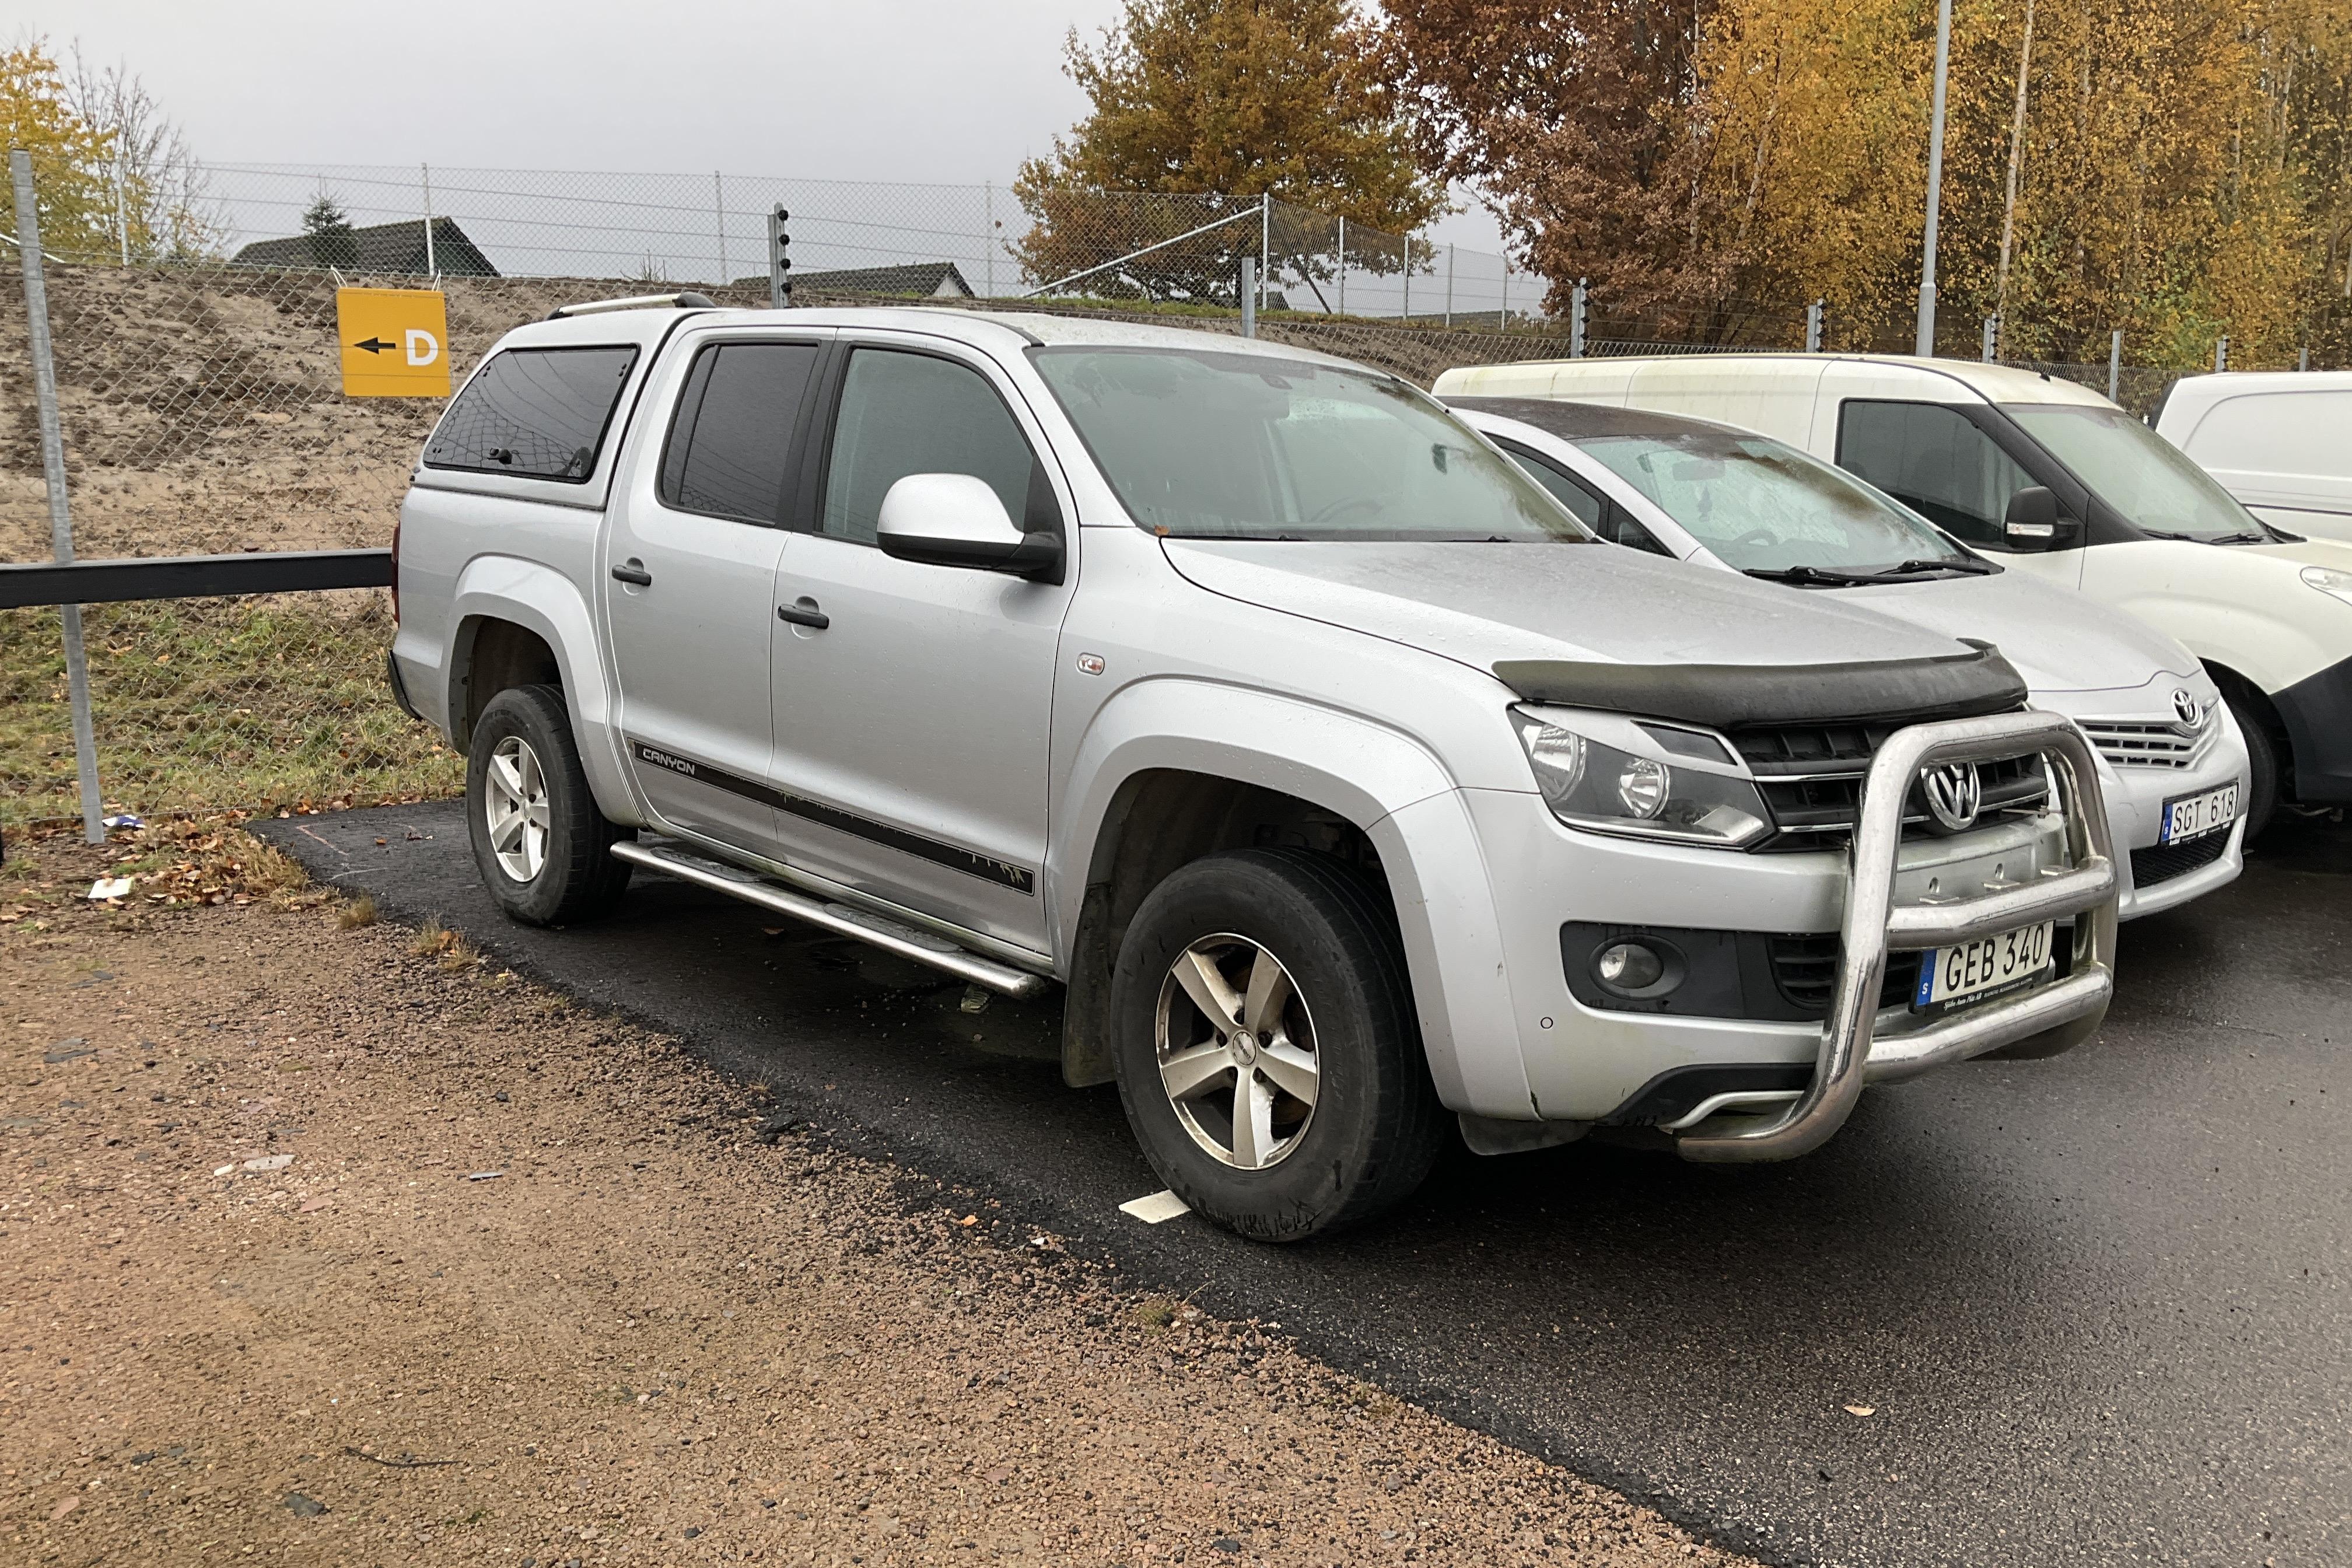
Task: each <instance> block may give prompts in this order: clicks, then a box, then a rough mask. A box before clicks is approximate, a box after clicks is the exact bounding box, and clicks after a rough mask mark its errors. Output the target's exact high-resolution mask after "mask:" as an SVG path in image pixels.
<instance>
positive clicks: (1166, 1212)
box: [1118, 1192, 1192, 1225]
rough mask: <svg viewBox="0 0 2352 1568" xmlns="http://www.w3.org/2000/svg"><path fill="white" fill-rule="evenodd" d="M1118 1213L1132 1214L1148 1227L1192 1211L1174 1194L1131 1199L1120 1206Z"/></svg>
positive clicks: (1161, 1193)
mask: <svg viewBox="0 0 2352 1568" xmlns="http://www.w3.org/2000/svg"><path fill="white" fill-rule="evenodd" d="M1118 1212H1119V1213H1121V1214H1130V1215H1134V1216H1135V1217H1136V1218H1138V1219H1139V1220H1141V1221H1142V1222H1143V1223H1144V1224H1146V1225H1160V1224H1164V1223H1165V1222H1167V1221H1169V1220H1171V1219H1174V1218H1175V1217H1176V1216H1177V1215H1180V1214H1191V1213H1192V1209H1191V1208H1190V1207H1189V1206H1187V1205H1186V1204H1185V1202H1184V1200H1183V1199H1182V1198H1180V1197H1178V1196H1177V1195H1176V1194H1174V1193H1168V1192H1160V1193H1153V1194H1151V1195H1150V1196H1149V1197H1141V1198H1130V1199H1129V1200H1128V1201H1127V1202H1126V1203H1123V1204H1121V1205H1118Z"/></svg>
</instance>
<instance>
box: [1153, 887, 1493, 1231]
mask: <svg viewBox="0 0 2352 1568" xmlns="http://www.w3.org/2000/svg"><path fill="white" fill-rule="evenodd" d="M1226 938H1231V939H1234V942H1237V943H1238V944H1239V945H1232V944H1227V945H1225V946H1223V948H1222V949H1221V950H1220V951H1222V952H1224V953H1225V954H1226V955H1227V962H1230V963H1238V964H1239V965H1240V967H1239V968H1237V969H1235V971H1234V973H1235V975H1236V976H1237V977H1239V976H1244V975H1245V974H1246V973H1250V972H1251V966H1253V965H1254V964H1255V963H1256V962H1257V960H1256V958H1255V952H1256V951H1257V950H1263V952H1266V953H1270V954H1272V955H1273V957H1274V959H1275V960H1276V962H1277V963H1278V964H1279V966H1280V969H1281V970H1282V971H1283V972H1284V977H1285V978H1286V980H1287V981H1288V982H1289V984H1290V985H1291V986H1292V987H1293V988H1294V992H1295V995H1296V996H1297V998H1299V999H1300V1000H1301V1002H1302V1003H1303V1006H1304V1009H1305V1011H1304V1012H1303V1013H1301V1012H1291V1013H1289V1014H1287V1015H1286V1017H1287V1018H1288V1020H1289V1023H1288V1024H1287V1025H1283V1024H1277V1025H1276V1026H1271V1027H1269V1028H1268V1029H1267V1030H1266V1031H1265V1033H1266V1034H1267V1035H1268V1037H1270V1038H1271V1039H1273V1040H1274V1041H1275V1042H1276V1044H1277V1045H1279V1046H1280V1047H1283V1048H1284V1049H1286V1050H1288V1051H1291V1052H1293V1053H1296V1052H1297V1049H1298V1047H1297V1045H1296V1043H1295V1042H1296V1038H1297V1036H1298V1035H1300V1034H1301V1033H1302V1032H1303V1033H1304V1034H1306V1035H1307V1036H1309V1037H1311V1049H1310V1050H1308V1051H1307V1055H1308V1056H1309V1057H1311V1058H1312V1060H1313V1061H1314V1062H1315V1063H1316V1066H1317V1071H1316V1073H1315V1075H1314V1079H1315V1082H1314V1087H1315V1096H1314V1099H1313V1101H1312V1109H1311V1111H1309V1112H1308V1113H1307V1114H1306V1115H1305V1116H1304V1117H1303V1118H1301V1117H1299V1116H1298V1110H1299V1108H1300V1107H1301V1106H1302V1105H1303V1104H1305V1103H1306V1102H1304V1101H1301V1100H1297V1098H1296V1097H1295V1096H1292V1095H1290V1094H1289V1092H1288V1091H1287V1090H1286V1089H1278V1090H1277V1089H1268V1090H1266V1093H1267V1094H1268V1097H1269V1101H1270V1103H1271V1104H1272V1105H1273V1107H1274V1109H1273V1110H1271V1111H1270V1112H1269V1117H1270V1121H1269V1126H1270V1128H1271V1129H1272V1131H1271V1133H1270V1135H1269V1142H1267V1143H1266V1144H1265V1149H1266V1150H1268V1151H1270V1150H1272V1149H1273V1148H1275V1147H1276V1146H1277V1145H1280V1144H1284V1143H1286V1145H1287V1146H1286V1147H1285V1148H1283V1149H1282V1152H1279V1153H1278V1154H1275V1155H1274V1156H1273V1158H1272V1159H1271V1160H1270V1162H1269V1163H1265V1164H1264V1165H1263V1166H1262V1167H1261V1168H1244V1166H1243V1165H1241V1164H1238V1163H1234V1161H1233V1160H1232V1159H1230V1158H1226V1157H1223V1156H1221V1155H1220V1154H1219V1153H1217V1152H1213V1151H1212V1149H1211V1148H1209V1147H1208V1146H1206V1144H1204V1142H1203V1141H1202V1140H1203V1139H1204V1138H1206V1139H1208V1140H1209V1141H1210V1142H1216V1141H1217V1139H1218V1138H1220V1137H1223V1138H1225V1139H1227V1140H1229V1141H1230V1142H1228V1143H1226V1144H1224V1145H1221V1146H1222V1147H1223V1149H1224V1154H1225V1155H1232V1154H1234V1153H1235V1152H1238V1151H1240V1150H1242V1148H1243V1147H1244V1145H1243V1142H1242V1139H1243V1138H1244V1133H1243V1132H1242V1131H1240V1130H1239V1129H1238V1128H1236V1127H1235V1126H1234V1122H1235V1120H1236V1119H1235V1117H1234V1111H1233V1109H1232V1107H1233V1105H1234V1100H1235V1098H1236V1095H1235V1092H1234V1089H1232V1088H1231V1087H1230V1086H1231V1085H1232V1084H1233V1083H1234V1082H1235V1081H1236V1080H1238V1079H1240V1078H1241V1077H1242V1076H1243V1074H1242V1069H1240V1068H1228V1069H1225V1072H1226V1073H1227V1074H1229V1075H1230V1076H1224V1077H1222V1079H1221V1081H1222V1082H1223V1084H1224V1085H1226V1086H1228V1087H1225V1088H1223V1089H1211V1090H1210V1091H1209V1092H1208V1094H1207V1095H1205V1096H1203V1097H1202V1098H1200V1099H1198V1100H1187V1107H1188V1109H1187V1110H1185V1111H1182V1112H1180V1111H1179V1110H1178V1108H1177V1104H1176V1100H1175V1099H1174V1098H1173V1097H1172V1096H1171V1092H1170V1090H1169V1089H1168V1088H1167V1087H1166V1086H1165V1085H1164V1083H1163V1081H1162V1079H1161V1076H1160V1052H1159V1046H1158V1041H1159V1034H1160V1008H1161V1002H1162V994H1163V989H1164V988H1167V987H1171V986H1174V985H1175V984H1176V981H1175V979H1174V976H1173V974H1172V970H1173V966H1174V965H1175V963H1176V961H1177V960H1178V959H1179V957H1180V956H1182V955H1184V954H1186V953H1187V952H1189V951H1191V950H1192V949H1193V948H1194V946H1195V944H1198V943H1204V942H1206V943H1211V944H1213V945H1214V944H1215V943H1218V942H1223V939H1226ZM1253 944H1254V945H1253ZM1215 962H1217V961H1216V960H1215V959H1214V958H1212V963H1215ZM1232 990H1233V991H1234V993H1236V994H1238V993H1239V992H1240V991H1241V990H1242V987H1241V986H1240V985H1239V984H1234V985H1233V986H1232ZM1169 994H1170V997H1171V1001H1170V1007H1171V1031H1172V1030H1176V1029H1179V1028H1181V1029H1182V1030H1183V1031H1184V1037H1185V1038H1192V1037H1198V1038H1199V1039H1200V1040H1202V1042H1204V1043H1206V1044H1210V1045H1214V1044H1216V1043H1218V1041H1219V1040H1220V1039H1223V1041H1225V1042H1227V1048H1228V1049H1229V1050H1230V1049H1231V1046H1230V1042H1231V1041H1232V1040H1233V1039H1234V1035H1232V1034H1226V1035H1223V1036H1222V1037H1221V1036H1220V1035H1219V1034H1218V1033H1217V1032H1216V1031H1215V1030H1214V1029H1213V1027H1212V1026H1209V1024H1208V1022H1207V1018H1206V1010H1205V1009H1203V1008H1200V1007H1198V1006H1196V1005H1193V1004H1192V1003H1191V1002H1190V1000H1189V997H1186V996H1182V995H1179V994H1177V993H1176V992H1174V991H1171V992H1170V993H1169ZM1234 1022H1236V1023H1239V1022H1242V1021H1241V1020H1238V1019H1236V1020H1234ZM1302 1026H1303V1028H1302ZM1111 1027H1112V1034H1113V1042H1112V1044H1113V1051H1114V1054H1115V1056H1116V1058H1117V1062H1118V1086H1119V1098H1120V1100H1122V1101H1123V1102H1124V1104H1125V1105H1126V1108H1127V1119H1128V1124H1129V1126H1130V1127H1132V1128H1133V1129H1134V1130H1135V1136H1136V1141H1137V1142H1139V1143H1140V1144H1141V1145H1142V1147H1143V1152H1144V1156H1145V1158H1147V1159H1148V1160H1150V1162H1151V1166H1152V1169H1153V1170H1155V1171H1157V1172H1159V1173H1160V1179H1161V1180H1162V1181H1164V1182H1166V1183H1167V1184H1168V1185H1169V1187H1170V1188H1171V1190H1172V1191H1174V1193H1175V1194H1176V1195H1177V1196H1179V1197H1181V1198H1182V1199H1183V1200H1184V1202H1185V1203H1186V1204H1188V1205H1191V1206H1192V1210H1193V1212H1195V1213H1196V1214H1199V1215H1202V1217H1203V1218H1205V1219H1208V1220H1211V1221H1213V1222H1214V1223H1215V1224H1217V1225H1221V1226H1224V1227H1225V1228H1226V1229H1228V1230H1231V1231H1234V1232H1236V1233H1238V1234H1240V1235H1242V1236H1246V1237H1254V1238H1255V1239H1257V1240H1261V1241H1299V1240H1303V1239H1305V1238H1306V1237H1310V1236H1320V1235H1324V1234H1328V1232H1331V1231H1335V1230H1338V1229H1339V1228H1341V1227H1343V1226H1349V1225H1356V1224H1360V1223H1361V1222H1362V1221H1364V1220H1367V1219H1370V1218H1371V1217H1372V1216H1373V1215H1378V1214H1380V1213H1381V1212H1383V1211H1384V1210H1387V1209H1389V1208H1391V1207H1393V1206H1394V1205H1397V1204H1399V1203H1402V1201H1403V1200H1404V1199H1406V1198H1407V1197H1410V1196H1411V1195H1412V1193H1413V1192H1414V1190H1415V1189H1417V1188H1418V1187H1419V1186H1420V1185H1421V1184H1422V1181H1423V1178H1424V1177H1426V1176H1427V1175H1428V1173H1429V1169H1430V1166H1431V1165H1432V1163H1434V1161H1435V1160H1436V1157H1437V1154H1438V1152H1439V1150H1440V1149H1441V1148H1442V1147H1443V1144H1444V1137H1445V1132H1446V1129H1447V1118H1446V1114H1445V1111H1444V1108H1443V1107H1442V1106H1440V1105H1439V1104H1438V1101H1437V1092H1436V1089H1434V1088H1433V1086H1432V1085H1431V1083H1430V1080H1429V1068H1428V1065H1427V1062H1426V1060H1425V1059H1424V1058H1423V1053H1422V1043H1421V1030H1420V1027H1419V1026H1418V1024H1417V1022H1416V1021H1415V1016H1414V1013H1413V1006H1412V990H1411V987H1410V985H1409V984H1408V982H1407V980H1406V976H1405V964H1404V952H1403V949H1402V944H1401V943H1400V942H1399V940H1398V937H1397V932H1396V922H1395V920H1394V918H1393V916H1392V915H1391V911H1390V910H1389V908H1388V905H1387V900H1386V899H1385V898H1384V897H1383V896H1382V895H1381V892H1380V890H1379V889H1375V888H1374V887H1373V886H1371V885H1370V883H1369V882H1368V880H1367V879H1364V878H1362V877H1360V876H1359V875H1358V874H1357V873H1356V872H1354V871H1353V870H1351V869H1350V868H1349V867H1347V866H1346V865H1345V864H1343V863H1342V862H1340V861H1338V860H1334V859H1332V858H1329V857H1328V856H1322V855H1315V854H1310V853H1307V852H1306V851H1303V850H1293V849H1244V850H1237V851H1234V852H1232V853H1228V854H1222V855H1213V856H1210V857H1208V858H1204V859H1201V860H1195V861H1193V862H1192V863H1191V864H1190V865H1187V866H1184V867H1182V868H1180V869H1178V870H1177V871H1175V872H1174V873H1173V874H1171V876H1170V877H1169V878H1168V879H1167V880H1166V881H1164V882H1162V883H1160V886H1159V887H1157V888H1155V889H1152V891H1151V893H1150V896H1149V897H1147V898H1146V899H1145V900H1143V905H1142V907H1141V908H1140V909H1139V910H1137V911H1136V914H1135V919H1134V920H1133V921H1131V922H1130V923H1129V926H1128V928H1127V934H1126V937H1125V938H1124V940H1123V941H1122V942H1120V944H1119V953H1118V966H1117V969H1116V972H1115V973H1114V975H1113V977H1112V981H1111ZM1240 1032H1241V1033H1244V1034H1248V1033H1251V1031H1250V1030H1249V1029H1247V1028H1246V1027H1244V1028H1243V1029H1242V1030H1241V1031H1240ZM1250 1048H1251V1050H1252V1052H1253V1053H1255V1051H1256V1049H1257V1047H1256V1046H1255V1043H1253V1045H1252V1046H1251V1047H1250ZM1253 1059H1257V1058H1255V1057H1254V1058H1253ZM1263 1059H1265V1060H1267V1061H1274V1060H1276V1057H1275V1053H1274V1051H1273V1050H1272V1049H1268V1050H1267V1051H1266V1052H1265V1056H1264V1058H1263ZM1289 1059H1292V1060H1295V1059H1296V1056H1295V1055H1294V1056H1293V1057H1292V1058H1289ZM1252 1070H1255V1069H1252ZM1286 1070H1289V1071H1293V1072H1295V1071H1296V1068H1288V1069H1286ZM1264 1081H1265V1083H1266V1084H1268V1085H1272V1084H1274V1082H1275V1074H1274V1073H1272V1072H1267V1073H1266V1074H1265V1079H1264ZM1293 1081H1297V1080H1296V1079H1294V1080H1293ZM1220 1094H1222V1095H1223V1110H1222V1112H1220V1110H1219V1109H1218V1106H1217V1104H1216V1100H1215V1097H1216V1096H1218V1095H1220ZM1220 1114H1222V1115H1223V1127H1224V1128H1225V1129H1227V1130H1228V1131H1218V1128H1217V1121H1218V1118H1219V1116H1220ZM1188 1116H1189V1117H1190V1118H1192V1125H1190V1126H1188V1124H1187V1117H1188ZM1286 1117H1288V1118H1290V1119H1291V1120H1290V1121H1284V1120H1283V1119H1284V1118H1286ZM1253 1125H1255V1122H1254V1123H1253ZM1196 1129H1200V1131H1196Z"/></svg>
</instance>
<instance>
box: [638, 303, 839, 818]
mask: <svg viewBox="0 0 2352 1568" xmlns="http://www.w3.org/2000/svg"><path fill="white" fill-rule="evenodd" d="M826 336H827V334H825V333H822V332H814V331H806V332H774V331H769V332H753V331H738V332H707V333H701V334H697V335H695V336H692V337H688V338H686V339H684V340H683V341H681V342H678V343H677V344H675V345H674V346H673V347H672V348H671V349H670V350H669V351H668V353H667V354H666V355H665V358H666V359H668V360H670V361H671V362H672V363H670V364H669V365H668V366H667V369H666V372H665V373H664V374H662V375H661V376H660V377H658V378H657V379H656V383H655V384H654V385H653V386H652V387H651V388H650V400H649V404H648V406H650V407H652V408H655V409H662V408H668V409H670V410H671V413H670V415H669V417H668V423H667V429H666V430H663V431H662V432H661V434H660V437H659V439H658V440H657V441H648V442H647V443H646V446H645V447H644V448H643V449H642V450H641V451H640V452H639V454H638V456H637V458H636V461H635V468H634V469H633V470H632V472H631V473H630V474H629V475H628V476H627V479H626V480H625V488H624V489H623V491H622V493H621V495H620V497H619V499H618V500H617V502H616V504H615V505H614V508H613V510H612V521H611V524H610V526H609V528H608V530H607V531H606V535H605V548H604V567H605V579H604V589H605V594H604V603H605V605H606V625H607V626H608V628H609V636H610V638H611V647H612V660H613V669H614V675H615V677H616V679H617V684H618V687H619V703H618V706H619V711H620V724H621V731H622V734H623V736H624V745H625V751H626V752H627V755H628V759H629V767H630V769H631V771H632V773H634V775H635V780H636V783H637V786H638V788H639V789H640V790H642V791H643V792H644V795H645V798H646V804H647V805H649V806H650V807H651V808H652V810H653V813H654V816H656V818H657V819H658V820H659V821H661V822H662V823H663V824H665V825H667V826H671V827H677V828H683V829H686V830H688V831H689V832H692V833H698V834H701V835H704V836H706V837H710V838H714V839H717V840H719V842H721V843H724V844H730V845H733V846H736V847H740V848H743V849H749V850H751V851H753V852H754V853H758V854H762V855H772V854H774V853H775V852H776V847H777V846H776V832H775V828H776V814H775V811H774V809H773V807H772V805H771V804H770V800H769V791H768V789H767V787H766V784H765V779H766V774H767V769H768V760H769V753H770V752H771V751H772V749H773V746H774V741H775V732H774V729H773V718H772V708H771V706H770V703H769V693H768V682H769V679H770V667H769V658H770V651H771V650H770V643H771V642H772V639H773V637H774V634H775V626H776V618H775V608H774V601H773V599H772V597H771V594H772V589H773V587H774V585H775V577H776V571H777V567H778V565H779V564H780V563H782V559H783V556H784V552H785V548H786V544H787V542H788V541H789V539H790V537H791V536H790V534H789V533H788V532H787V531H786V530H785V528H784V518H785V508H786V502H787V497H788V496H790V495H792V494H793V481H794V478H795V474H796V468H795V464H796V461H797V457H798V453H799V450H800V448H801V447H802V445H803V444H804V442H805V440H806V428H805V427H806V426H807V423H808V417H807V416H808V415H809V413H810V410H811V406H812V404H813V402H814V399H813V398H812V396H811V392H812V389H813V387H814V383H815V378H816V374H817V366H818V362H819V359H820V357H821V356H822V354H823V353H824V342H825V338H826ZM649 434H651V432H649Z"/></svg>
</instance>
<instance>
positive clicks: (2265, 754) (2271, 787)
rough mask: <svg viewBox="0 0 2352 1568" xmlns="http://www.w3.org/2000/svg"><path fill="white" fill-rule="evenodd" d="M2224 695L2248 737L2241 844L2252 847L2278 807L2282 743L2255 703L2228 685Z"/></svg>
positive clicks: (2224, 689) (2240, 727)
mask: <svg viewBox="0 0 2352 1568" xmlns="http://www.w3.org/2000/svg"><path fill="white" fill-rule="evenodd" d="M2221 693H2222V697H2223V698H2224V700H2227V701H2228V702H2229V704H2230V711H2231V713H2232V714H2234V715H2236V717H2237V721H2238V728H2239V729H2240V730H2242V731H2244V732H2245V736H2246V773H2247V774H2248V778H2247V784H2246V814H2245V815H2246V835H2245V837H2244V838H2243V839H2242V840H2241V842H2242V843H2244V844H2247V845H2252V843H2253V841H2254V837H2255V835H2257V834H2259V833H2261V832H2262V830H2263V828H2265V827H2268V826H2270V823H2271V813H2272V812H2273V811H2274V810H2276V809H2277V808H2278V786H2279V779H2278V775H2279V765H2278V741H2277V739H2276V738H2275V737H2274V736H2273V735H2272V733H2271V729H2270V724H2269V722H2268V721H2267V720H2266V719H2265V718H2264V716H2263V714H2262V712H2261V711H2260V710H2258V709H2257V708H2256V707H2255V705H2254V704H2253V703H2252V702H2249V701H2247V700H2245V699H2243V698H2242V697H2241V696H2239V695H2238V693H2237V692H2236V691H2235V690H2233V689H2231V688H2230V687H2228V686H2226V685H2225V686H2224V687H2222V689H2221Z"/></svg>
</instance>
